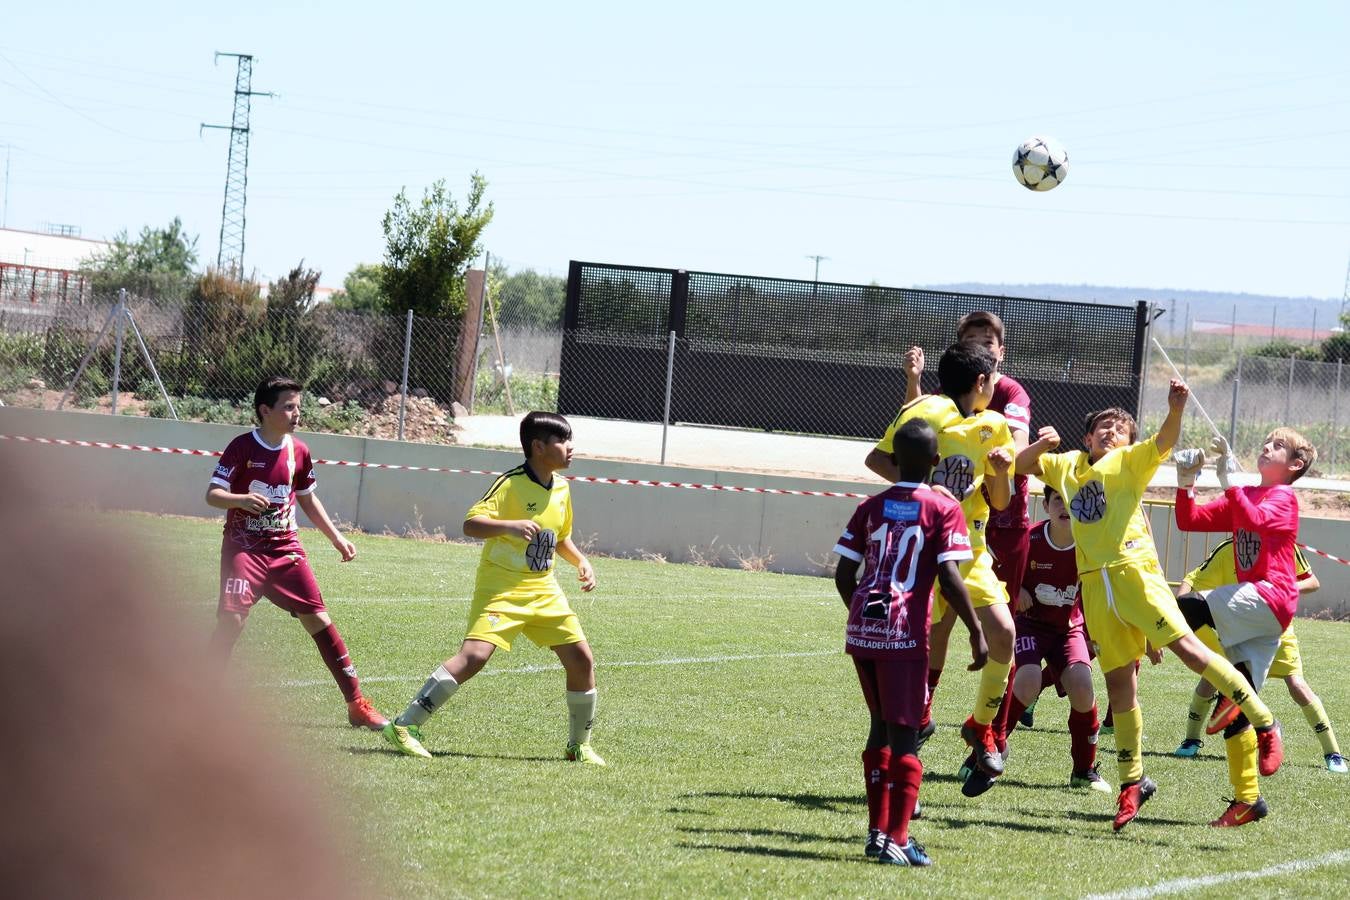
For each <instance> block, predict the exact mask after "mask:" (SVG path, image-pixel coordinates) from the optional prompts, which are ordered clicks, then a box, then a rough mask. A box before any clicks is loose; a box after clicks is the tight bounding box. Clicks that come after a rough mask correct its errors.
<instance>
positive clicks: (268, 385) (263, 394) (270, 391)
mask: <svg viewBox="0 0 1350 900" xmlns="http://www.w3.org/2000/svg"><path fill="white" fill-rule="evenodd" d="M304 389H305V388H304V385H302V384H301V383H300V382H298V381H296V380H295V379H294V378H289V377H287V376H285V375H273V376H272V377H270V378H264V379H263V380H262V382H261V383H260V384H259V385H258V388H257V390H255V391H254V392H253V416H254V418H256V419H257V420H258V421H259V422H261V421H262V413H260V412H258V407H260V406H276V405H277V398H278V397H280V396H281V395H282V394H284V393H286V392H287V391H295V392H297V393H298V392H300V391H303V390H304Z"/></svg>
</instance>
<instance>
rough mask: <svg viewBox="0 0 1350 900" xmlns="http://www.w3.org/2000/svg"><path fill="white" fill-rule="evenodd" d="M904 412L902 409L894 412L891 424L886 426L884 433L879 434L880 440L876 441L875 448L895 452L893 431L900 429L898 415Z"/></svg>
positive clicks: (885, 451) (884, 451)
mask: <svg viewBox="0 0 1350 900" xmlns="http://www.w3.org/2000/svg"><path fill="white" fill-rule="evenodd" d="M904 414H905V413H904V410H901V411H900V412H899V413H897V414H896V416H895V418H894V419H893V420H892V421H891V424H890V425H888V426H887V427H886V433H885V434H883V435H882V436H881V440H879V441H877V445H876V447H875V449H877V450H880V451H881V452H882V453H894V452H895V433H896V432H897V431H899V430H900V417H901V416H903V415H904Z"/></svg>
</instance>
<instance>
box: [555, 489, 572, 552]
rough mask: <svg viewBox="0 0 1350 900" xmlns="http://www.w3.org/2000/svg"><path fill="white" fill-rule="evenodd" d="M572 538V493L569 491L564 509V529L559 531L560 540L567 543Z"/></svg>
mask: <svg viewBox="0 0 1350 900" xmlns="http://www.w3.org/2000/svg"><path fill="white" fill-rule="evenodd" d="M571 536H572V491H571V489H570V488H569V489H568V491H567V504H566V506H564V507H563V522H562V528H559V529H558V540H560V541H565V540H567V539H568V538H569V537H571Z"/></svg>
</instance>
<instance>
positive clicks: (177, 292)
mask: <svg viewBox="0 0 1350 900" xmlns="http://www.w3.org/2000/svg"><path fill="white" fill-rule="evenodd" d="M196 265H197V238H196V237H195V236H193V237H189V236H188V235H187V233H186V232H184V231H183V221H182V219H180V218H178V217H177V216H175V217H174V220H173V221H172V222H170V223H169V224H168V225H167V226H166V227H164V228H151V227H150V226H148V225H147V226H146V227H144V228H142V229H141V234H140V237H138V238H136V239H135V240H132V239H131V238H130V237H128V235H127V232H126V230H125V229H123V230H122V231H120V232H118V233H117V235H116V236H115V237H113V239H112V244H111V245H110V246H109V247H108V248H107V249H106V250H104V251H103V252H101V253H98V254H96V255H95V256H94V258H93V259H91V260H90V261H89V262H88V263H87V264H86V265H85V266H84V267H83V268H82V269H81V271H82V272H83V273H84V274H85V275H86V277H88V278H89V282H90V287H91V288H92V290H93V292H94V294H96V295H97V294H111V293H113V292H115V291H117V290H118V289H119V288H126V289H127V291H128V292H129V293H131V294H135V295H137V296H140V297H145V298H147V299H152V300H159V299H165V298H170V299H179V298H181V297H182V296H184V294H185V293H186V292H187V291H188V290H189V288H190V287H191V276H192V273H193V268H194V267H195V266H196Z"/></svg>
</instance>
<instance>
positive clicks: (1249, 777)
mask: <svg viewBox="0 0 1350 900" xmlns="http://www.w3.org/2000/svg"><path fill="white" fill-rule="evenodd" d="M1224 753H1225V754H1227V756H1228V780H1229V782H1231V783H1232V785H1233V799H1235V800H1238V801H1240V802H1242V803H1255V802H1256V798H1258V797H1260V796H1261V789H1260V788H1259V787H1258V786H1257V783H1256V732H1255V731H1254V730H1253V729H1251V728H1244V729H1242V730H1241V731H1239V732H1238V733H1237V734H1235V735H1233V736H1232V737H1230V738H1225V739H1224Z"/></svg>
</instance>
